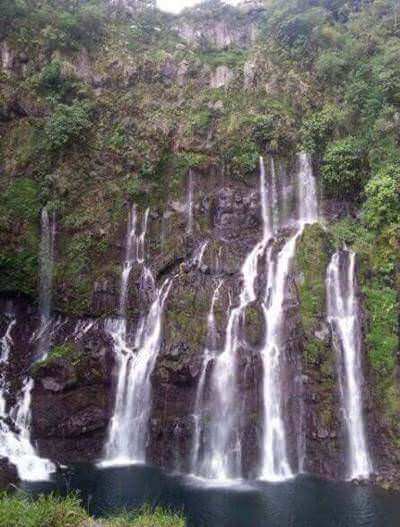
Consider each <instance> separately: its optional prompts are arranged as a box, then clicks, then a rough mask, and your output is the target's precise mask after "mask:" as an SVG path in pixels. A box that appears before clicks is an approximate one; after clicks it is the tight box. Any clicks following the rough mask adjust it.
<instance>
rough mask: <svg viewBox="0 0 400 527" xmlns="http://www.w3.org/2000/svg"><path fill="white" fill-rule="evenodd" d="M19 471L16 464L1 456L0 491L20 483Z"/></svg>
mask: <svg viewBox="0 0 400 527" xmlns="http://www.w3.org/2000/svg"><path fill="white" fill-rule="evenodd" d="M18 481H19V478H18V472H17V468H16V467H15V465H13V464H12V463H10V461H9V460H8V459H7V458H4V457H2V458H0V491H1V490H7V489H9V488H10V487H11V486H14V485H16V484H17V483H18Z"/></svg>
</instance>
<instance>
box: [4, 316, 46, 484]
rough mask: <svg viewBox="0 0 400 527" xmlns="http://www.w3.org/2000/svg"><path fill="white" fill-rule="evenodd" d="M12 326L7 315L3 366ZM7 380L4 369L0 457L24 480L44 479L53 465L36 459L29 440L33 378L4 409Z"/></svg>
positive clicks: (10, 339) (9, 346)
mask: <svg viewBox="0 0 400 527" xmlns="http://www.w3.org/2000/svg"><path fill="white" fill-rule="evenodd" d="M15 325H16V319H15V317H13V316H12V317H11V320H10V323H9V325H8V328H7V331H6V333H5V335H4V336H3V338H2V339H0V351H1V356H0V363H1V365H2V367H3V368H6V367H7V363H8V360H9V356H10V353H11V352H12V345H13V339H12V330H13V328H14V326H15ZM7 388H8V385H7V380H6V376H5V373H4V371H3V372H2V374H1V376H0V457H6V458H8V459H9V461H10V462H11V463H12V464H14V465H15V466H16V467H17V471H18V476H19V477H20V479H22V480H25V481H44V480H47V479H48V478H49V474H50V473H51V472H53V471H54V468H55V467H54V465H53V464H52V463H51V462H50V461H48V460H47V459H43V458H40V457H39V456H38V455H37V454H36V451H35V449H34V447H33V445H32V443H31V437H30V424H31V422H30V421H31V413H30V406H31V392H32V388H33V380H32V379H31V378H29V377H28V378H26V379H25V381H24V384H23V387H22V390H21V394H20V396H19V399H18V402H17V404H16V405H15V407H14V408H11V409H10V410H9V411H7V400H6V392H7Z"/></svg>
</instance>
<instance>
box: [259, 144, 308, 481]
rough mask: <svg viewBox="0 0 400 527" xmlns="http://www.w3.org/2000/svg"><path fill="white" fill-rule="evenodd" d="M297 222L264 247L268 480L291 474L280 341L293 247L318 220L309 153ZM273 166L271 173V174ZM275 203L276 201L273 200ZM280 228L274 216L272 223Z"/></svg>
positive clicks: (264, 465) (264, 468) (302, 165)
mask: <svg viewBox="0 0 400 527" xmlns="http://www.w3.org/2000/svg"><path fill="white" fill-rule="evenodd" d="M298 163H299V170H298V173H297V184H298V222H297V226H296V231H295V233H294V234H293V235H292V236H291V237H290V238H289V240H288V241H287V242H286V243H285V245H284V246H283V248H282V249H281V251H280V252H279V253H278V255H277V256H276V257H274V256H273V254H272V248H270V249H269V250H268V251H267V257H266V261H267V272H266V274H267V286H266V290H265V298H264V302H263V312H264V317H265V326H266V334H265V340H264V346H263V348H262V350H261V359H262V363H263V371H264V375H263V442H262V448H261V454H262V458H261V471H260V477H261V478H262V479H265V480H268V481H282V480H285V479H288V478H290V477H292V476H293V471H292V469H291V467H290V462H289V458H288V453H287V441H286V431H285V419H284V417H285V416H284V401H283V393H282V390H283V388H282V374H283V371H284V369H285V364H286V361H287V359H286V356H285V349H284V342H283V324H284V301H285V296H286V287H287V280H288V276H289V273H290V269H291V264H292V261H293V258H294V255H295V251H296V243H297V240H298V239H299V238H300V236H301V235H302V233H303V230H304V226H305V225H306V224H309V223H314V222H316V221H318V202H317V191H316V184H315V180H314V177H313V174H312V167H311V162H310V159H309V157H308V156H307V155H306V154H303V153H302V154H299V156H298ZM274 173H275V171H274V169H273V170H272V176H274ZM273 207H275V203H274V204H273ZM273 228H274V230H275V231H276V230H277V229H278V228H279V223H278V222H277V220H275V222H274V226H273Z"/></svg>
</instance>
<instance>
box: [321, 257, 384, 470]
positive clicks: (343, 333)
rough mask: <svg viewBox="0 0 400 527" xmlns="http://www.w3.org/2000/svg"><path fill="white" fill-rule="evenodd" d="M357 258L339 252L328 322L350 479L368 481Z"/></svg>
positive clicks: (329, 284)
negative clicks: (334, 352) (331, 337)
mask: <svg viewBox="0 0 400 527" xmlns="http://www.w3.org/2000/svg"><path fill="white" fill-rule="evenodd" d="M355 262H356V255H355V253H354V252H350V251H339V252H337V253H335V254H334V255H333V256H332V259H331V262H330V264H329V266H328V270H327V279H326V288H327V302H328V322H329V325H330V327H331V331H332V335H333V342H334V347H335V349H336V353H337V360H338V365H339V379H340V388H341V397H342V406H343V410H344V416H345V423H346V429H347V437H348V448H349V455H348V470H347V472H348V478H349V479H361V478H368V476H369V475H370V474H371V473H372V470H373V469H372V463H371V460H370V456H369V453H368V446H367V439H366V435H365V427H364V422H363V415H362V406H363V404H362V393H361V387H362V382H363V376H362V366H361V342H362V340H361V334H362V333H361V327H360V321H359V319H360V313H359V305H358V301H357V298H356V292H355V291H356V273H355Z"/></svg>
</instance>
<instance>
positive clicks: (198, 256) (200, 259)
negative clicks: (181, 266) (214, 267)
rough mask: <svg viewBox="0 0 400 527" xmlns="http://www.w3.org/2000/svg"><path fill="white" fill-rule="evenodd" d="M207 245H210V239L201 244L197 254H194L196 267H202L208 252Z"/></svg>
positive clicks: (193, 262) (193, 261)
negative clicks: (205, 254)
mask: <svg viewBox="0 0 400 527" xmlns="http://www.w3.org/2000/svg"><path fill="white" fill-rule="evenodd" d="M207 245H208V240H205V241H204V242H203V243H202V244H201V245H200V246H199V248H198V249H197V251H196V252H195V254H194V256H193V260H192V264H193V265H194V266H195V267H197V268H198V269H200V267H201V265H202V263H203V258H204V253H205V252H206V249H207Z"/></svg>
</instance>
